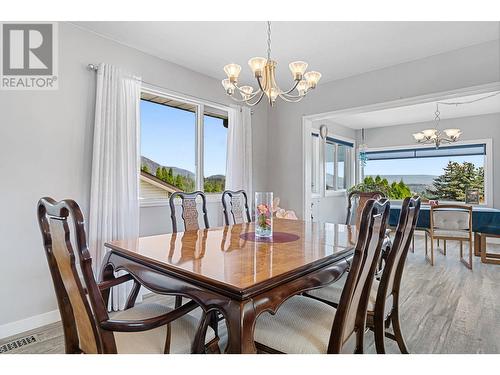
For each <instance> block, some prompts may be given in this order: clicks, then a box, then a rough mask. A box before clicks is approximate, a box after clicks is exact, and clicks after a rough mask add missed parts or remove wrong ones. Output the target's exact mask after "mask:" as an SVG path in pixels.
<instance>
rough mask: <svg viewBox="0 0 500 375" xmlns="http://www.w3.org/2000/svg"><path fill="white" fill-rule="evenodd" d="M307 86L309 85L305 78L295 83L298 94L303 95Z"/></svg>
mask: <svg viewBox="0 0 500 375" xmlns="http://www.w3.org/2000/svg"><path fill="white" fill-rule="evenodd" d="M308 88H309V85H308V83H307V81H306V80H302V81H300V82H299V84H298V85H297V91H298V92H299V95H305V94H306V92H307V89H308Z"/></svg>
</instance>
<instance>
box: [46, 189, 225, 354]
mask: <svg viewBox="0 0 500 375" xmlns="http://www.w3.org/2000/svg"><path fill="white" fill-rule="evenodd" d="M38 223H39V225H40V230H41V232H42V238H43V245H44V248H45V255H46V257H47V261H48V264H49V269H50V273H51V276H52V281H53V283H54V289H55V292H56V296H57V302H58V306H59V311H60V313H61V319H62V323H63V330H64V339H65V347H66V353H87V354H97V353H129V354H132V353H158V354H159V353H190V352H197V353H199V352H203V351H204V350H205V348H210V349H214V346H216V345H217V341H218V338H217V337H216V336H215V333H214V331H213V330H212V329H211V328H210V327H207V325H206V324H205V322H203V324H200V320H199V319H197V318H195V317H194V316H192V315H191V314H190V312H191V311H192V310H194V309H196V308H197V306H198V305H197V304H196V303H194V302H190V303H187V304H185V305H183V306H182V307H180V308H177V309H173V308H170V307H168V306H166V305H163V304H159V303H141V304H138V305H137V306H134V305H135V299H136V297H137V291H138V288H137V285H140V284H138V281H137V280H134V279H133V278H132V276H131V275H130V274H128V275H124V276H120V277H117V278H112V279H110V280H108V281H105V282H102V283H100V284H97V282H96V281H95V279H94V274H93V272H92V257H91V256H90V252H89V250H88V245H87V237H86V233H85V229H84V218H83V214H82V212H81V210H80V207H79V206H78V204H77V203H76V202H75V201H73V200H63V201H60V202H56V201H55V200H53V199H52V198H42V199H40V201H39V202H38ZM71 223H72V224H73V225H71ZM73 236H74V241H73V243H74V245H75V246H73V243H72V237H73ZM74 248H75V249H76V251H75V250H74ZM79 274H81V275H82V278H80V275H79ZM130 280H134V283H135V286H134V288H132V292H131V295H130V296H129V300H128V302H127V306H126V307H127V309H126V310H124V311H120V312H117V313H116V314H115V315H113V317H112V318H110V317H109V315H108V311H107V308H106V306H107V304H108V299H109V294H110V289H111V287H113V286H116V285H119V284H121V283H123V282H127V281H130ZM207 342H208V344H205V343H207Z"/></svg>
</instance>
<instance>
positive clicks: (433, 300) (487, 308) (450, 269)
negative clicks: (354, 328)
mask: <svg viewBox="0 0 500 375" xmlns="http://www.w3.org/2000/svg"><path fill="white" fill-rule="evenodd" d="M488 246H489V249H491V251H495V252H500V245H488ZM415 248H416V249H415V253H409V254H408V259H407V263H406V268H405V273H404V277H403V286H402V298H401V312H402V316H401V321H402V329H403V334H404V336H405V338H406V342H407V344H408V347H409V349H410V351H411V352H412V353H500V265H494V264H483V263H481V262H480V260H479V258H477V257H474V263H473V270H472V271H470V270H468V269H467V268H465V267H464V265H463V264H461V263H460V261H459V256H458V246H456V245H454V244H453V243H452V242H448V250H447V256H446V257H445V256H444V255H443V254H441V253H440V252H439V251H436V253H435V265H434V267H432V266H430V265H429V264H428V263H426V261H425V260H424V241H423V237H421V236H417V237H416V241H415ZM489 251H490V250H489ZM146 298H147V299H148V300H151V299H157V298H158V297H157V296H148V297H146ZM161 298H165V297H161ZM30 335H33V336H34V337H35V340H36V342H34V343H30V344H28V345H24V346H21V347H19V348H17V349H14V350H10V351H8V353H12V354H14V353H47V354H50V353H64V338H63V333H62V328H61V324H60V323H54V324H50V325H47V326H44V327H41V328H38V329H35V330H33V331H30V332H25V333H22V334H19V335H16V336H13V337H9V338H6V339H3V340H0V348H1V347H2V345H4V344H5V343H8V342H11V341H13V340H15V339H18V338H23V337H26V336H30ZM225 341H226V337H225V327H221V344H222V345H224V343H225ZM365 344H366V352H368V353H375V346H374V343H373V334H372V333H367V337H366V342H365ZM386 350H387V352H388V353H399V351H398V348H397V345H396V344H395V343H393V342H392V341H391V340H388V339H387V340H386Z"/></svg>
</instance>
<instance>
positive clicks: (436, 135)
mask: <svg viewBox="0 0 500 375" xmlns="http://www.w3.org/2000/svg"><path fill="white" fill-rule="evenodd" d="M440 114H441V112H439V103H436V112H434V122H435V123H436V127H435V128H434V129H425V130H422V131H421V132H418V133H415V134H413V138H415V140H416V141H417V142H418V143H425V144H433V145H435V146H436V148H439V146H440V145H441V144H443V143H453V142H456V141H458V139H459V138H460V135H461V134H462V131H461V130H460V129H444V130H442V131H441V130H439V122H440V121H441V118H440V117H439V115H440Z"/></svg>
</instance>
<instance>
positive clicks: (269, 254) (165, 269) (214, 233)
mask: <svg viewBox="0 0 500 375" xmlns="http://www.w3.org/2000/svg"><path fill="white" fill-rule="evenodd" d="M356 239H357V229H356V227H355V226H353V225H343V224H332V223H320V222H306V221H301V220H287V219H274V223H273V235H272V237H271V238H261V237H256V236H255V225H254V223H243V224H236V225H231V226H223V227H216V228H209V229H199V230H191V231H185V232H178V233H169V234H160V235H154V236H145V237H138V238H132V239H123V240H117V241H112V242H109V243H106V244H105V246H106V247H107V248H108V249H109V251H108V253H107V255H106V257H105V259H104V262H103V266H102V267H103V270H107V271H108V272H103V273H102V275H103V277H102V281H107V280H106V278H112V277H113V274H114V272H118V271H126V272H128V273H130V274H131V275H132V276H133V277H134V279H135V280H137V281H138V282H139V283H140V284H141V285H143V286H144V287H146V288H147V289H149V290H150V291H152V292H154V293H158V294H164V295H175V296H182V297H186V298H188V299H191V300H194V301H195V302H196V303H197V304H198V305H199V306H200V307H201V308H202V309H203V310H204V311H205V313H206V314H209V313H211V312H213V311H215V312H217V314H219V315H221V316H222V317H223V318H224V319H225V320H226V326H227V332H228V338H227V346H226V348H225V352H226V353H256V346H255V342H254V326H255V322H256V319H257V318H258V317H259V315H260V314H262V313H265V312H270V313H275V312H276V311H277V309H278V308H279V306H280V305H281V304H282V303H283V302H284V301H285V300H287V299H288V298H290V297H292V296H294V295H297V294H301V293H303V292H305V291H308V290H311V289H316V288H320V287H323V286H325V285H328V284H331V283H334V282H335V281H337V280H338V279H340V277H341V276H342V274H344V272H346V270H347V269H348V265H349V258H350V257H352V255H353V253H354V246H355V243H356ZM110 270H112V272H109V271H110Z"/></svg>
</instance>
